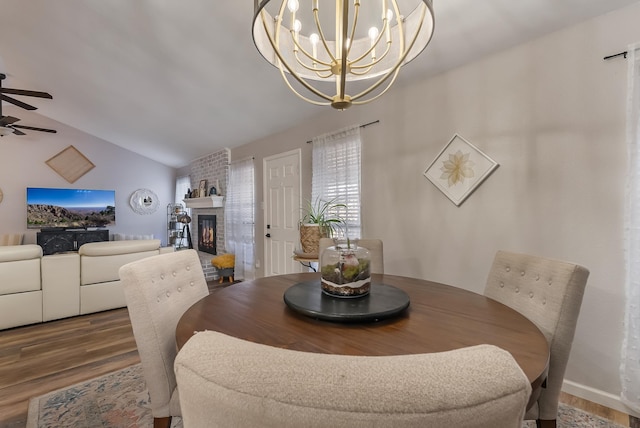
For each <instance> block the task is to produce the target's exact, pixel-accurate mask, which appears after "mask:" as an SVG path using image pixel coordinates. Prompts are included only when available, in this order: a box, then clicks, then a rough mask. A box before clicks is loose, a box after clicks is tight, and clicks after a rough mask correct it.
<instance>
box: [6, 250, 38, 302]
mask: <svg viewBox="0 0 640 428" xmlns="http://www.w3.org/2000/svg"><path fill="white" fill-rule="evenodd" d="M0 278H2V281H0V295H5V294H14V293H24V292H25V291H36V290H40V289H41V285H40V258H37V259H31V260H17V261H14V262H7V263H0Z"/></svg>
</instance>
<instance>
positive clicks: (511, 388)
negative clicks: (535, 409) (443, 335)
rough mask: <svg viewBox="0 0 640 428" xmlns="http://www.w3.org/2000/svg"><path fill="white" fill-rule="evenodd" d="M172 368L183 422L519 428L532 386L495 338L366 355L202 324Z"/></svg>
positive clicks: (314, 427)
mask: <svg viewBox="0 0 640 428" xmlns="http://www.w3.org/2000/svg"><path fill="white" fill-rule="evenodd" d="M175 373H176V379H177V382H178V391H179V392H180V400H181V403H182V421H183V423H184V426H185V428H191V427H198V428H199V427H211V428H215V427H224V428H235V427H238V428H240V427H242V428H244V427H265V428H269V427H277V428H294V427H295V428H298V427H305V428H325V427H326V428H329V427H330V428H334V427H349V428H359V427H362V428H369V427H372V426H375V427H378V428H392V427H393V428H402V427H416V428H417V427H420V428H442V427H456V428H516V427H518V428H520V426H521V424H522V418H523V416H524V412H525V408H526V404H527V401H528V399H529V395H530V393H531V385H530V383H529V380H528V379H527V377H526V376H525V375H524V373H523V372H522V370H521V369H520V367H519V366H518V364H517V362H516V361H515V360H514V359H513V357H512V356H511V354H509V353H508V352H507V351H505V350H502V349H500V348H498V347H496V346H493V345H479V346H474V347H469V348H462V349H458V350H454V351H448V352H440V353H431V354H412V355H397V356H378V357H365V356H352V355H332V354H317V353H311V352H300V351H294V350H290V349H283V348H277V347H272V346H267V345H263V344H258V343H254V342H249V341H245V340H242V339H238V338H235V337H232V336H228V335H225V334H223V333H219V332H214V331H204V332H200V333H196V334H195V335H194V336H193V337H191V338H190V339H189V340H188V341H187V343H186V344H185V345H184V346H183V347H182V349H181V350H180V352H179V353H178V356H177V357H176V360H175Z"/></svg>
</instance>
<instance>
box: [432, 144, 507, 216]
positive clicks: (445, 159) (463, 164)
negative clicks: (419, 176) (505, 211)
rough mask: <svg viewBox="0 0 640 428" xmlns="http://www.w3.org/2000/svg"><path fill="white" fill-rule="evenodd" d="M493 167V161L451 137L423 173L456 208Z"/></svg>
mask: <svg viewBox="0 0 640 428" xmlns="http://www.w3.org/2000/svg"><path fill="white" fill-rule="evenodd" d="M497 167H498V163H497V162H496V161H494V160H493V159H491V158H490V157H489V156H487V155H486V154H484V153H483V152H482V151H481V150H480V149H478V148H477V147H476V146H474V145H473V144H471V143H470V142H468V141H467V140H465V139H464V138H462V137H461V136H460V135H458V134H455V135H454V136H453V138H451V140H450V141H449V142H448V143H447V144H446V145H445V146H444V148H443V149H442V151H441V152H440V153H439V154H438V156H436V158H435V159H434V160H433V162H431V165H429V166H428V167H427V169H426V170H425V171H424V176H425V177H427V178H428V179H429V181H431V182H432V183H433V184H434V185H435V186H436V187H437V188H438V189H440V191H441V192H442V193H444V194H445V195H446V196H447V197H448V198H449V199H450V200H451V202H453V203H454V204H455V205H456V206H460V204H462V202H464V200H465V199H467V198H468V197H469V195H471V193H473V191H474V190H476V188H477V187H478V186H479V185H480V184H481V183H482V182H483V181H484V180H485V179H486V178H487V177H489V175H491V173H492V172H493V171H494V170H495V169H496V168H497Z"/></svg>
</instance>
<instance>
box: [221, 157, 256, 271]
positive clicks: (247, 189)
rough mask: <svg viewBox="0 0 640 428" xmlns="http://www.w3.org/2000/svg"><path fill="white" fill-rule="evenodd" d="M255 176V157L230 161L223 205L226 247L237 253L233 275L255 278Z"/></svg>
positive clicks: (228, 250)
mask: <svg viewBox="0 0 640 428" xmlns="http://www.w3.org/2000/svg"><path fill="white" fill-rule="evenodd" d="M254 183H255V179H254V166H253V158H251V159H245V160H240V161H237V162H233V163H231V165H229V185H228V187H227V197H226V201H225V207H224V229H225V235H224V236H225V248H226V250H227V252H228V253H233V254H235V262H236V263H235V268H234V277H235V278H237V279H253V278H254V277H255V272H254V268H253V266H254V258H255V257H254V254H255V249H254V241H255V239H254V230H255V190H254V187H255V184H254Z"/></svg>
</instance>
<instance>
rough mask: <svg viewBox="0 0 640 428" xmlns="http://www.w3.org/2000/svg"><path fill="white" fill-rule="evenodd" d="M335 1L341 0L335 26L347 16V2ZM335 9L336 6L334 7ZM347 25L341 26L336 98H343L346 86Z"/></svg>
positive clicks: (345, 19)
mask: <svg viewBox="0 0 640 428" xmlns="http://www.w3.org/2000/svg"><path fill="white" fill-rule="evenodd" d="M336 2H342V15H341V16H337V17H336V18H337V21H336V26H337V25H338V23H339V22H346V21H347V19H348V18H349V3H348V2H347V1H345V0H336ZM336 9H337V7H336ZM347 30H348V28H347V26H346V25H343V26H342V38H341V39H340V47H341V48H340V49H341V50H342V58H340V61H341V64H340V81H338V82H336V86H337V87H338V98H339V99H341V100H344V95H345V91H346V87H347V73H348V72H349V70H348V69H347V57H348V55H349V47H348V46H347Z"/></svg>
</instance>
